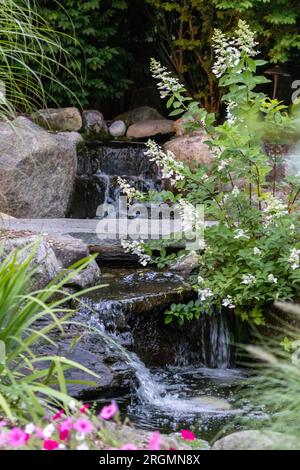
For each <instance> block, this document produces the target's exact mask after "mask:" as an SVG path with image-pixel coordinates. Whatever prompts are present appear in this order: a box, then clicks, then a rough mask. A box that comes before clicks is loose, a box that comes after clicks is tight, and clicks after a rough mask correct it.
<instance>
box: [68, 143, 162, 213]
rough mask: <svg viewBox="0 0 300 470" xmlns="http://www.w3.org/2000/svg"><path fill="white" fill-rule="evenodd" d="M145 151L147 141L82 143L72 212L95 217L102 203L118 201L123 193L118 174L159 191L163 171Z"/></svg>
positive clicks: (148, 188) (131, 182)
mask: <svg viewBox="0 0 300 470" xmlns="http://www.w3.org/2000/svg"><path fill="white" fill-rule="evenodd" d="M145 151H146V147H145V145H144V144H129V145H128V144H127V143H126V144H125V143H122V142H116V143H114V142H110V143H109V144H101V143H92V142H91V143H88V144H87V145H86V146H84V147H81V148H80V149H79V151H78V170H77V177H76V185H75V190H74V193H73V200H72V204H71V208H70V216H71V217H72V218H75V219H76V218H93V217H95V216H96V212H97V207H98V206H99V205H101V204H103V203H110V204H116V203H117V201H118V199H119V195H120V187H119V185H118V182H117V179H118V176H121V177H122V178H124V179H126V181H128V183H130V185H132V186H134V187H135V188H136V189H138V190H140V191H145V192H147V191H149V190H150V189H156V190H158V191H160V190H161V189H162V179H161V175H160V172H159V170H158V168H157V166H156V164H155V163H154V162H149V158H148V157H147V156H146V155H145Z"/></svg>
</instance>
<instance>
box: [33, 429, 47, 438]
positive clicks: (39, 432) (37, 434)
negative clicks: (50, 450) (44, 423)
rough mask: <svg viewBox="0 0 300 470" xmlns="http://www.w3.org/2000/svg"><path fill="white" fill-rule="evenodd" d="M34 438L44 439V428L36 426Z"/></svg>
mask: <svg viewBox="0 0 300 470" xmlns="http://www.w3.org/2000/svg"><path fill="white" fill-rule="evenodd" d="M34 436H35V437H37V438H39V439H44V438H45V436H44V431H43V429H42V428H40V427H39V426H35V433H34Z"/></svg>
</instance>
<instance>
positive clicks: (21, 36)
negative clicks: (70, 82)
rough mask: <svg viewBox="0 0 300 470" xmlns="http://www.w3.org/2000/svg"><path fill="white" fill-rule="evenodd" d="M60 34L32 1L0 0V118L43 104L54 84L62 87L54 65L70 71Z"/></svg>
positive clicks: (30, 109)
mask: <svg viewBox="0 0 300 470" xmlns="http://www.w3.org/2000/svg"><path fill="white" fill-rule="evenodd" d="M58 8H59V4H58ZM61 36H62V35H61V33H57V32H56V31H54V30H53V29H52V28H51V26H49V24H48V23H47V22H46V21H45V20H44V19H43V18H42V17H41V16H40V15H39V13H38V9H37V5H36V3H35V0H0V119H2V120H3V119H10V118H12V117H14V115H15V113H16V112H19V111H22V112H31V111H33V110H34V109H36V108H38V107H45V105H46V103H47V99H48V98H50V97H51V98H52V99H53V97H52V96H51V90H52V88H53V86H54V85H59V86H60V87H62V88H65V85H64V84H63V83H61V82H60V81H59V80H58V78H57V76H56V75H57V70H58V67H60V68H61V67H63V68H64V69H65V71H67V72H68V73H71V72H70V71H69V70H68V54H67V52H66V51H65V50H64V48H63V47H62V44H61ZM62 63H63V64H65V65H62ZM78 76H79V73H78ZM73 78H75V79H76V77H73ZM78 83H79V81H78ZM45 84H47V86H45ZM74 99H76V98H75V96H74Z"/></svg>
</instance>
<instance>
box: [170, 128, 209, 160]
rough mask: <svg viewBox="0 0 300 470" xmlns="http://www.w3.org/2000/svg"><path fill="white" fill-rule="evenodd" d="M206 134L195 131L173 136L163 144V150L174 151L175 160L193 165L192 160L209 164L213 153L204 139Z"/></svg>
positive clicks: (206, 137) (206, 138)
mask: <svg viewBox="0 0 300 470" xmlns="http://www.w3.org/2000/svg"><path fill="white" fill-rule="evenodd" d="M206 140H208V136H207V134H206V133H205V132H203V131H196V132H193V133H191V134H188V135H183V136H181V137H175V138H174V139H171V140H170V141H169V142H167V143H166V144H165V145H164V151H168V150H169V151H171V152H173V153H174V155H175V157H176V159H177V160H179V161H181V162H186V163H189V165H190V166H191V167H193V162H194V161H195V162H197V163H198V164H199V165H201V164H205V165H208V166H209V165H210V164H211V162H212V161H213V158H214V156H213V153H212V152H211V150H210V149H209V147H208V145H207V144H206V143H205V141H206Z"/></svg>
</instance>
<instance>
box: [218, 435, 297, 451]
mask: <svg viewBox="0 0 300 470" xmlns="http://www.w3.org/2000/svg"><path fill="white" fill-rule="evenodd" d="M295 449H300V443H299V441H298V439H296V438H295V437H294V436H288V435H287V434H281V433H278V432H270V431H240V432H235V433H233V434H229V436H226V437H223V438H222V439H220V440H219V441H217V442H215V444H214V445H213V447H212V450H295Z"/></svg>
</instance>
